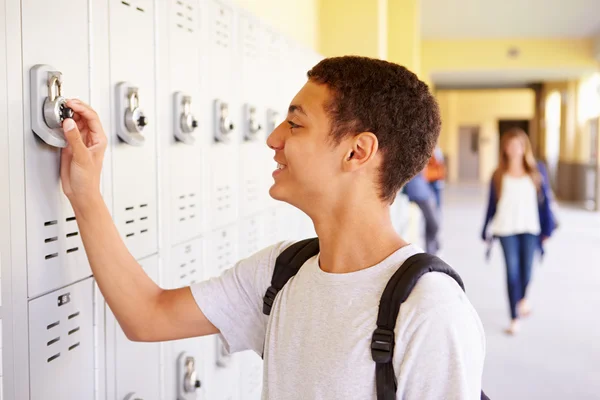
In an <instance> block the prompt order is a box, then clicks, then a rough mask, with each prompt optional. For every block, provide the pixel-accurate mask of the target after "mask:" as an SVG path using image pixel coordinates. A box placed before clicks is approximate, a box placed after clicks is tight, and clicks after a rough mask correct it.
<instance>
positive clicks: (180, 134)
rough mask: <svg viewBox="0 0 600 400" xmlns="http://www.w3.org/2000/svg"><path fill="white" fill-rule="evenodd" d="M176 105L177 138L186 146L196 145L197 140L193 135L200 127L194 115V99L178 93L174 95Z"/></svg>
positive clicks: (175, 131) (175, 129)
mask: <svg viewBox="0 0 600 400" xmlns="http://www.w3.org/2000/svg"><path fill="white" fill-rule="evenodd" d="M174 105H175V108H174V111H173V117H174V120H175V126H174V133H175V137H176V138H177V140H179V141H181V142H183V143H185V144H194V141H195V139H194V137H193V136H192V135H191V134H192V133H193V132H194V130H196V128H197V127H198V121H197V120H196V118H194V116H193V115H192V97H191V96H188V95H186V94H184V93H182V92H177V93H175V95H174Z"/></svg>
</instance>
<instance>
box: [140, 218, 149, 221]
mask: <svg viewBox="0 0 600 400" xmlns="http://www.w3.org/2000/svg"><path fill="white" fill-rule="evenodd" d="M147 219H148V217H142V218H140V221H145V220H147Z"/></svg>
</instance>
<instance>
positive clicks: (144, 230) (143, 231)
mask: <svg viewBox="0 0 600 400" xmlns="http://www.w3.org/2000/svg"><path fill="white" fill-rule="evenodd" d="M146 232H148V229H142V230H141V231H140V233H146Z"/></svg>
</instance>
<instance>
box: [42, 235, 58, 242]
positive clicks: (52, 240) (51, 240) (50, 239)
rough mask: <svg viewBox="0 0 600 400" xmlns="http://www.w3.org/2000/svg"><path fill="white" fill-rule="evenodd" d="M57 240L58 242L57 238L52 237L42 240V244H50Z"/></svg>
mask: <svg viewBox="0 0 600 400" xmlns="http://www.w3.org/2000/svg"><path fill="white" fill-rule="evenodd" d="M57 240H58V236H54V237H51V238H48V239H46V240H44V243H52V242H56V241H57Z"/></svg>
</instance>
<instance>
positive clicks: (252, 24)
mask: <svg viewBox="0 0 600 400" xmlns="http://www.w3.org/2000/svg"><path fill="white" fill-rule="evenodd" d="M238 38H239V40H238V46H237V53H238V57H239V58H240V63H239V70H238V71H237V74H238V76H239V77H240V83H239V93H240V97H241V110H240V111H241V113H240V114H241V119H240V125H241V136H242V143H241V145H240V197H239V202H240V216H241V217H249V216H251V215H253V214H256V213H257V212H259V211H261V209H262V208H263V207H264V204H265V201H266V197H267V196H268V192H267V189H268V186H267V185H268V181H269V180H270V179H271V176H270V173H268V172H267V171H266V170H265V168H261V164H262V163H261V161H262V156H264V155H265V152H264V149H265V148H267V146H266V145H265V140H266V131H267V125H268V124H267V113H266V109H265V103H266V100H267V97H266V95H267V94H268V93H269V90H268V88H266V89H267V90H265V86H268V85H270V84H271V82H270V80H269V76H268V74H267V72H268V71H269V69H268V67H269V65H268V63H267V59H266V54H267V53H266V51H265V46H264V45H265V31H264V28H263V27H262V25H261V24H260V22H259V21H258V19H256V18H254V17H253V16H251V15H249V14H247V13H240V14H239V18H238Z"/></svg>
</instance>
